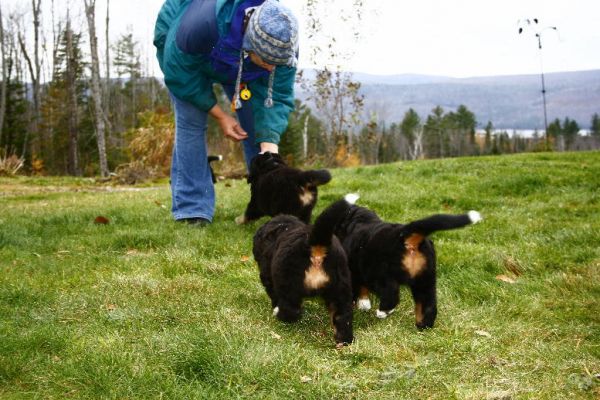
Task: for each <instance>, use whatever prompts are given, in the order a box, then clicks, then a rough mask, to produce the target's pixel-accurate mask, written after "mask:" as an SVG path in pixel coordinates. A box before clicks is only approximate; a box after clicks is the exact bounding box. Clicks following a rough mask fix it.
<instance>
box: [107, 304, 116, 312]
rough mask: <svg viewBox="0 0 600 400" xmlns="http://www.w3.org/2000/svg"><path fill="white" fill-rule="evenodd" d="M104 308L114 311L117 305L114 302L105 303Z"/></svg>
mask: <svg viewBox="0 0 600 400" xmlns="http://www.w3.org/2000/svg"><path fill="white" fill-rule="evenodd" d="M106 309H107V310H108V311H115V310H116V309H117V305H116V304H107V305H106Z"/></svg>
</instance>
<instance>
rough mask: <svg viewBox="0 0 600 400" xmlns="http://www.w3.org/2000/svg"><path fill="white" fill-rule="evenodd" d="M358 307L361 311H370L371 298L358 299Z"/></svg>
mask: <svg viewBox="0 0 600 400" xmlns="http://www.w3.org/2000/svg"><path fill="white" fill-rule="evenodd" d="M356 307H357V308H358V309H359V310H361V311H369V310H370V309H371V300H369V299H358V303H356Z"/></svg>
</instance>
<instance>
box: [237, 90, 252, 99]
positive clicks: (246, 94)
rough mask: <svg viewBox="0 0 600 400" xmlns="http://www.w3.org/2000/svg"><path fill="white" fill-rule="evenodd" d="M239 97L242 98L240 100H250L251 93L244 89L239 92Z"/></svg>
mask: <svg viewBox="0 0 600 400" xmlns="http://www.w3.org/2000/svg"><path fill="white" fill-rule="evenodd" d="M240 97H241V98H242V100H244V101H248V100H250V97H252V93H250V90H248V88H247V87H245V88H244V89H242V91H241V92H240Z"/></svg>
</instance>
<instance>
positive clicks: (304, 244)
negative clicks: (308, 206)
mask: <svg viewBox="0 0 600 400" xmlns="http://www.w3.org/2000/svg"><path fill="white" fill-rule="evenodd" d="M357 198H358V196H355V195H347V196H346V198H345V199H344V200H340V201H337V202H335V203H333V204H332V205H331V206H329V207H328V208H327V209H326V210H325V211H323V213H321V215H320V216H319V217H318V218H317V219H316V221H315V224H314V226H310V225H307V224H305V223H303V222H302V221H300V220H299V219H298V218H296V217H294V216H291V215H280V216H277V217H275V218H273V219H272V220H270V221H269V222H267V223H266V224H264V225H263V226H262V227H261V228H260V229H258V231H257V232H256V234H255V236H254V246H253V249H252V252H253V254H254V259H255V260H256V262H257V263H258V267H259V270H260V280H261V282H262V284H263V286H264V287H265V290H266V292H267V294H268V295H269V297H270V298H271V306H272V307H273V315H275V316H276V317H277V318H278V319H279V320H281V321H284V322H294V321H297V320H298V319H300V316H301V313H302V300H303V299H304V298H306V297H312V296H320V297H322V298H323V299H324V300H325V305H326V306H327V308H328V310H329V313H330V316H331V323H332V325H333V330H334V338H335V341H336V344H337V346H338V347H341V346H344V345H346V344H349V343H351V342H352V339H353V335H352V286H351V277H350V270H349V269H348V263H347V259H346V253H345V252H344V249H343V248H342V245H341V244H340V242H339V240H338V239H337V237H335V236H334V235H333V229H334V227H335V226H336V224H337V222H338V221H340V220H341V219H343V218H344V216H345V215H346V213H347V212H348V210H349V209H350V207H351V203H354V201H356V199H357Z"/></svg>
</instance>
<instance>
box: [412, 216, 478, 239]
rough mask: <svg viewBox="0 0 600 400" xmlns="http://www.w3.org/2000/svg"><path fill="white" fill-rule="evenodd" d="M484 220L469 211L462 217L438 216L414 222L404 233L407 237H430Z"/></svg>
mask: <svg viewBox="0 0 600 400" xmlns="http://www.w3.org/2000/svg"><path fill="white" fill-rule="evenodd" d="M482 220H483V217H482V216H481V214H480V213H479V212H477V211H469V212H468V213H467V214H461V215H448V214H437V215H432V216H430V217H427V218H423V219H420V220H418V221H413V222H411V223H410V224H407V225H405V226H404V227H403V231H404V234H405V235H407V236H408V235H410V234H413V233H416V234H420V235H423V236H428V235H430V234H431V233H433V232H435V231H445V230H450V229H458V228H462V227H465V226H467V225H471V224H476V223H478V222H480V221H482Z"/></svg>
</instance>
